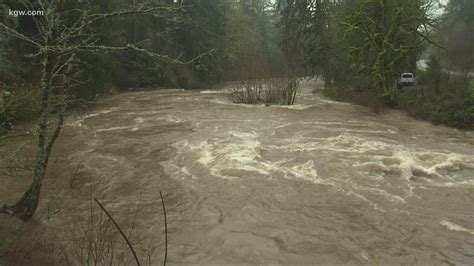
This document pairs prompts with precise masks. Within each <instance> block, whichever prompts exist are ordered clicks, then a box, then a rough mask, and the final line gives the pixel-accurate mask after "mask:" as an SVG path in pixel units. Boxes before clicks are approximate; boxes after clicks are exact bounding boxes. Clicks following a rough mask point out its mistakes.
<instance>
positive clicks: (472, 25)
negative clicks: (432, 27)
mask: <svg viewBox="0 0 474 266" xmlns="http://www.w3.org/2000/svg"><path fill="white" fill-rule="evenodd" d="M473 14H474V1H472V0H451V1H449V2H448V3H447V6H446V8H445V13H444V14H443V20H442V24H441V25H440V37H441V40H442V42H443V43H444V45H445V48H446V49H445V50H444V51H443V55H444V59H445V61H446V62H447V63H449V65H450V66H452V67H453V68H454V69H456V70H458V71H469V70H471V71H472V70H474V45H473V43H474V15H473Z"/></svg>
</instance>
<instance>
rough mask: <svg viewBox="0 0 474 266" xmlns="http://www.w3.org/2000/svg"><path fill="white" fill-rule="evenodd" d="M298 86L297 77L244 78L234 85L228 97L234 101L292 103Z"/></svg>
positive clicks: (246, 102)
mask: <svg viewBox="0 0 474 266" xmlns="http://www.w3.org/2000/svg"><path fill="white" fill-rule="evenodd" d="M298 86H299V81H298V79H297V78H275V79H265V80H262V79H256V80H244V81H240V82H239V83H237V84H235V85H234V88H233V89H232V91H231V93H230V98H231V100H232V102H234V103H245V104H257V103H265V104H268V105H270V104H275V105H293V104H294V102H295V98H296V92H297V90H298Z"/></svg>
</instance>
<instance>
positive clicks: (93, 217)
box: [2, 188, 167, 265]
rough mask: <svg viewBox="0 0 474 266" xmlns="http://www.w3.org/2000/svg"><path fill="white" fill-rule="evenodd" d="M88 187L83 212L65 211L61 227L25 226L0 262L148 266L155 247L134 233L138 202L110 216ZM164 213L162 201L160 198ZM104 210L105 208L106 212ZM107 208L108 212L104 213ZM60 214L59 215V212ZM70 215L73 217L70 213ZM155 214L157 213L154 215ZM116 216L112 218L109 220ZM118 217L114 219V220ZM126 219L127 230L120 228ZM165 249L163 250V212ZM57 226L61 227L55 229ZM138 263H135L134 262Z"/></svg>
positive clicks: (72, 209)
mask: <svg viewBox="0 0 474 266" xmlns="http://www.w3.org/2000/svg"><path fill="white" fill-rule="evenodd" d="M93 194H94V191H93V189H92V188H91V195H90V200H89V201H87V210H85V211H84V206H82V207H80V206H79V207H77V209H74V207H73V206H65V207H67V208H70V209H69V210H67V213H68V215H67V217H66V218H67V219H68V221H65V222H64V223H63V224H61V225H58V224H55V223H54V222H52V223H49V222H48V223H44V224H40V225H38V224H36V225H35V224H28V227H27V228H24V229H23V230H21V231H20V232H19V236H18V237H16V239H15V240H13V242H11V243H10V244H9V245H8V250H7V251H6V252H5V253H4V254H3V255H2V260H4V261H5V262H7V263H9V264H12V265H31V264H34V265H133V264H137V263H139V265H152V264H156V263H157V262H156V261H155V262H154V263H152V259H151V257H152V256H151V255H152V254H153V252H154V251H155V248H156V247H157V241H154V240H153V239H150V240H149V241H145V239H146V237H145V235H143V234H141V233H140V232H139V231H138V230H136V222H137V218H138V217H139V215H140V213H141V212H142V207H141V205H140V202H141V197H140V200H139V203H137V204H136V205H135V207H134V210H133V213H132V214H131V217H130V215H126V217H125V218H124V217H121V216H118V215H114V211H113V209H114V208H113V206H114V203H113V202H110V201H109V202H107V203H99V201H98V200H97V199H95V198H93ZM158 197H161V200H162V204H163V211H165V210H164V201H163V197H162V195H161V192H160V195H157V198H158ZM106 208H107V209H106ZM109 208H110V210H108V209H109ZM61 213H62V212H61ZM71 213H73V214H71ZM157 215H159V214H157ZM113 216H116V217H113ZM117 218H118V219H117ZM125 220H128V223H127V224H128V227H127V230H123V229H121V228H120V226H119V225H120V224H123V223H124V221H125ZM164 221H165V224H164V225H165V235H164V236H163V238H164V239H165V249H166V248H167V235H166V231H167V229H166V213H165V212H164ZM58 226H59V227H60V228H61V230H60V231H58V230H57V228H58ZM166 252H167V250H164V251H163V253H165V260H166ZM138 261H139V262H138Z"/></svg>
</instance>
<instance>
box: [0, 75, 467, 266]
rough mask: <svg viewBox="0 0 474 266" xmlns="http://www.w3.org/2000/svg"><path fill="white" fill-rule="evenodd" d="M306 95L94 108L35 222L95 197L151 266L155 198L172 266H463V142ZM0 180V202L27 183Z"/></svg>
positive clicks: (114, 103)
mask: <svg viewBox="0 0 474 266" xmlns="http://www.w3.org/2000/svg"><path fill="white" fill-rule="evenodd" d="M314 86H315V85H314V84H312V83H308V82H303V83H302V89H301V91H300V93H299V95H298V97H297V100H296V104H295V105H294V106H264V105H257V106H249V105H238V104H233V103H231V102H230V101H229V100H228V98H227V96H226V95H225V93H222V92H221V91H201V92H199V91H184V90H167V91H142V92H128V93H121V94H118V95H114V96H111V97H108V98H105V99H103V100H102V101H101V102H100V103H99V107H98V108H97V109H96V110H94V111H90V112H88V113H86V114H81V115H76V116H73V117H72V118H70V119H69V121H68V122H67V125H66V127H65V129H64V132H63V134H62V136H61V137H60V139H59V141H58V145H57V147H56V149H55V153H54V156H55V158H56V160H59V162H60V164H67V165H68V167H66V168H65V167H63V168H59V169H60V170H55V168H54V166H52V167H51V169H50V175H51V176H55V177H54V178H53V177H51V178H50V181H48V183H46V184H45V186H44V190H45V196H44V199H43V202H45V203H44V204H43V205H42V207H41V208H40V210H39V211H38V213H37V219H39V220H40V221H42V222H44V223H53V224H58V226H59V225H60V224H63V223H66V222H67V221H68V220H70V219H71V218H70V216H69V215H67V212H60V213H59V214H57V215H55V216H54V217H53V218H51V219H47V218H45V217H46V216H47V215H46V214H45V213H46V212H48V211H49V212H50V210H48V209H47V208H46V206H49V205H48V204H47V203H48V202H49V203H51V202H52V201H53V202H54V201H56V202H58V201H59V202H72V203H71V204H74V205H75V206H78V209H77V210H76V212H81V210H83V211H84V212H86V211H87V206H88V199H90V193H88V192H89V191H92V190H93V193H94V196H96V197H97V198H99V199H101V200H102V201H104V202H105V203H106V204H109V205H108V206H110V211H111V212H112V213H114V214H116V215H118V216H119V217H121V223H122V225H123V226H124V228H125V229H126V228H127V227H130V226H131V225H132V224H133V226H134V227H135V228H136V229H135V230H138V231H140V232H141V233H143V235H144V237H145V238H149V239H156V242H155V244H156V247H157V249H156V251H155V252H154V253H153V258H154V259H155V260H157V261H158V260H160V259H161V258H162V253H163V252H162V248H163V241H162V240H163V237H162V236H163V218H162V215H161V201H160V199H159V191H160V190H161V191H163V194H164V196H165V202H166V203H167V207H168V226H169V231H168V239H169V250H168V252H169V253H168V259H169V262H173V263H202V264H208V263H283V264H289V263H332V264H335V263H350V264H354V263H446V264H451V263H454V264H460V263H472V262H473V261H474V133H473V132H464V131H458V130H455V129H452V128H447V127H443V126H434V125H432V124H430V123H427V122H422V121H417V120H414V119H412V118H408V117H407V116H405V115H404V114H403V113H401V112H396V111H390V112H387V113H384V114H381V115H377V114H373V113H372V112H370V111H369V110H367V109H366V108H363V107H360V106H355V105H351V104H346V103H340V102H333V101H330V100H328V99H326V98H324V97H323V96H321V95H320V94H318V93H311V90H312V89H313V87H314ZM15 142H17V143H15ZM19 142H24V141H23V140H15V141H12V142H10V143H4V144H3V145H4V147H5V148H6V149H11V150H12V151H13V150H14V149H16V148H15V147H18V144H19ZM23 153H28V151H23ZM53 165H54V164H53ZM77 173H79V174H77ZM86 173H87V174H86ZM61 176H67V177H61ZM71 176H74V177H71ZM2 178H4V179H6V180H7V181H6V182H7V184H8V187H9V188H8V189H7V188H5V187H3V188H0V195H2V197H0V199H1V200H2V201H12V200H14V199H15V198H17V197H18V195H19V193H20V191H22V190H23V189H24V187H25V184H27V182H28V181H27V179H25V180H23V179H21V180H18V179H13V177H8V176H5V177H2ZM92 188H93V189H92ZM137 204H139V205H140V206H141V210H142V211H140V213H139V215H138V216H137V219H136V221H135V222H133V216H134V215H133V214H134V210H135V208H136V206H137ZM50 205H51V204H50ZM52 205H54V204H52ZM52 205H51V206H52ZM48 208H49V209H54V208H55V207H54V206H53V207H48Z"/></svg>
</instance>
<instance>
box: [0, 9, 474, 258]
mask: <svg viewBox="0 0 474 266" xmlns="http://www.w3.org/2000/svg"><path fill="white" fill-rule="evenodd" d="M25 10H29V11H39V13H38V14H35V15H24V14H19V13H18V12H19V11H25ZM473 43H474V1H472V0H449V1H441V0H438V1H436V0H296V1H295V0H147V1H141V0H132V1H130V0H81V1H78V0H40V1H28V0H2V1H1V2H0V140H2V139H8V138H9V137H11V136H15V134H17V133H18V132H19V131H20V129H21V130H24V128H25V127H31V128H33V126H32V125H33V124H35V125H36V127H35V130H34V132H33V131H31V132H29V131H28V132H29V133H30V134H34V136H35V138H36V144H35V145H36V147H35V159H34V162H33V163H32V164H33V166H31V167H30V168H28V170H29V171H30V172H31V173H30V174H31V176H33V182H32V183H31V185H30V186H29V187H28V188H27V189H26V191H25V192H24V193H23V196H21V197H19V199H18V201H17V202H16V203H15V204H12V205H4V206H3V209H2V211H1V212H3V213H8V214H12V215H15V216H18V217H21V218H22V219H23V220H29V219H31V217H32V216H33V214H34V213H35V211H36V209H37V208H38V204H40V192H41V187H42V182H43V178H44V177H45V176H46V175H47V174H46V173H47V168H48V164H49V159H50V155H51V154H52V152H53V148H54V145H55V143H56V140H57V139H58V138H59V137H60V135H61V132H62V130H63V127H64V124H65V121H67V119H68V117H69V115H71V114H72V113H77V112H79V113H80V112H81V111H82V110H85V109H87V108H88V107H90V106H94V104H95V102H97V101H98V100H100V99H103V98H106V97H109V96H110V95H117V94H120V93H123V92H129V91H138V90H146V91H148V90H158V89H164V88H165V89H170V88H179V89H185V90H187V91H198V90H210V89H219V88H222V87H224V86H226V85H228V84H233V85H234V88H233V90H232V91H231V92H230V93H229V94H230V96H229V98H230V99H231V101H232V102H233V103H234V104H256V105H258V104H264V105H265V106H269V105H293V104H295V102H298V89H299V82H300V81H301V80H303V79H307V78H312V79H314V80H317V81H318V82H319V83H318V84H320V85H318V86H316V85H315V86H314V88H313V92H314V93H315V94H316V93H318V94H319V93H320V94H321V95H324V97H328V98H329V99H333V100H336V101H340V102H351V103H355V104H357V105H362V106H366V107H368V108H369V109H370V111H371V112H373V114H374V115H376V114H380V113H384V112H387V111H389V110H391V109H398V110H403V111H404V112H406V113H407V114H408V115H410V116H412V117H415V118H417V119H421V120H427V121H430V122H433V123H434V124H443V125H446V126H450V127H455V128H459V129H463V130H472V129H474V79H473V77H474V45H472V44H473ZM402 73H409V74H410V75H411V74H413V75H414V77H415V80H416V82H414V84H412V86H406V87H405V86H403V85H402V84H401V83H400V81H399V79H400V76H401V75H402ZM227 92H228V91H227ZM32 132H33V133H32ZM18 134H20V133H18ZM288 169H290V168H288ZM291 169H292V168H291ZM288 171H290V170H288ZM285 176H286V172H285ZM0 264H1V263H0Z"/></svg>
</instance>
